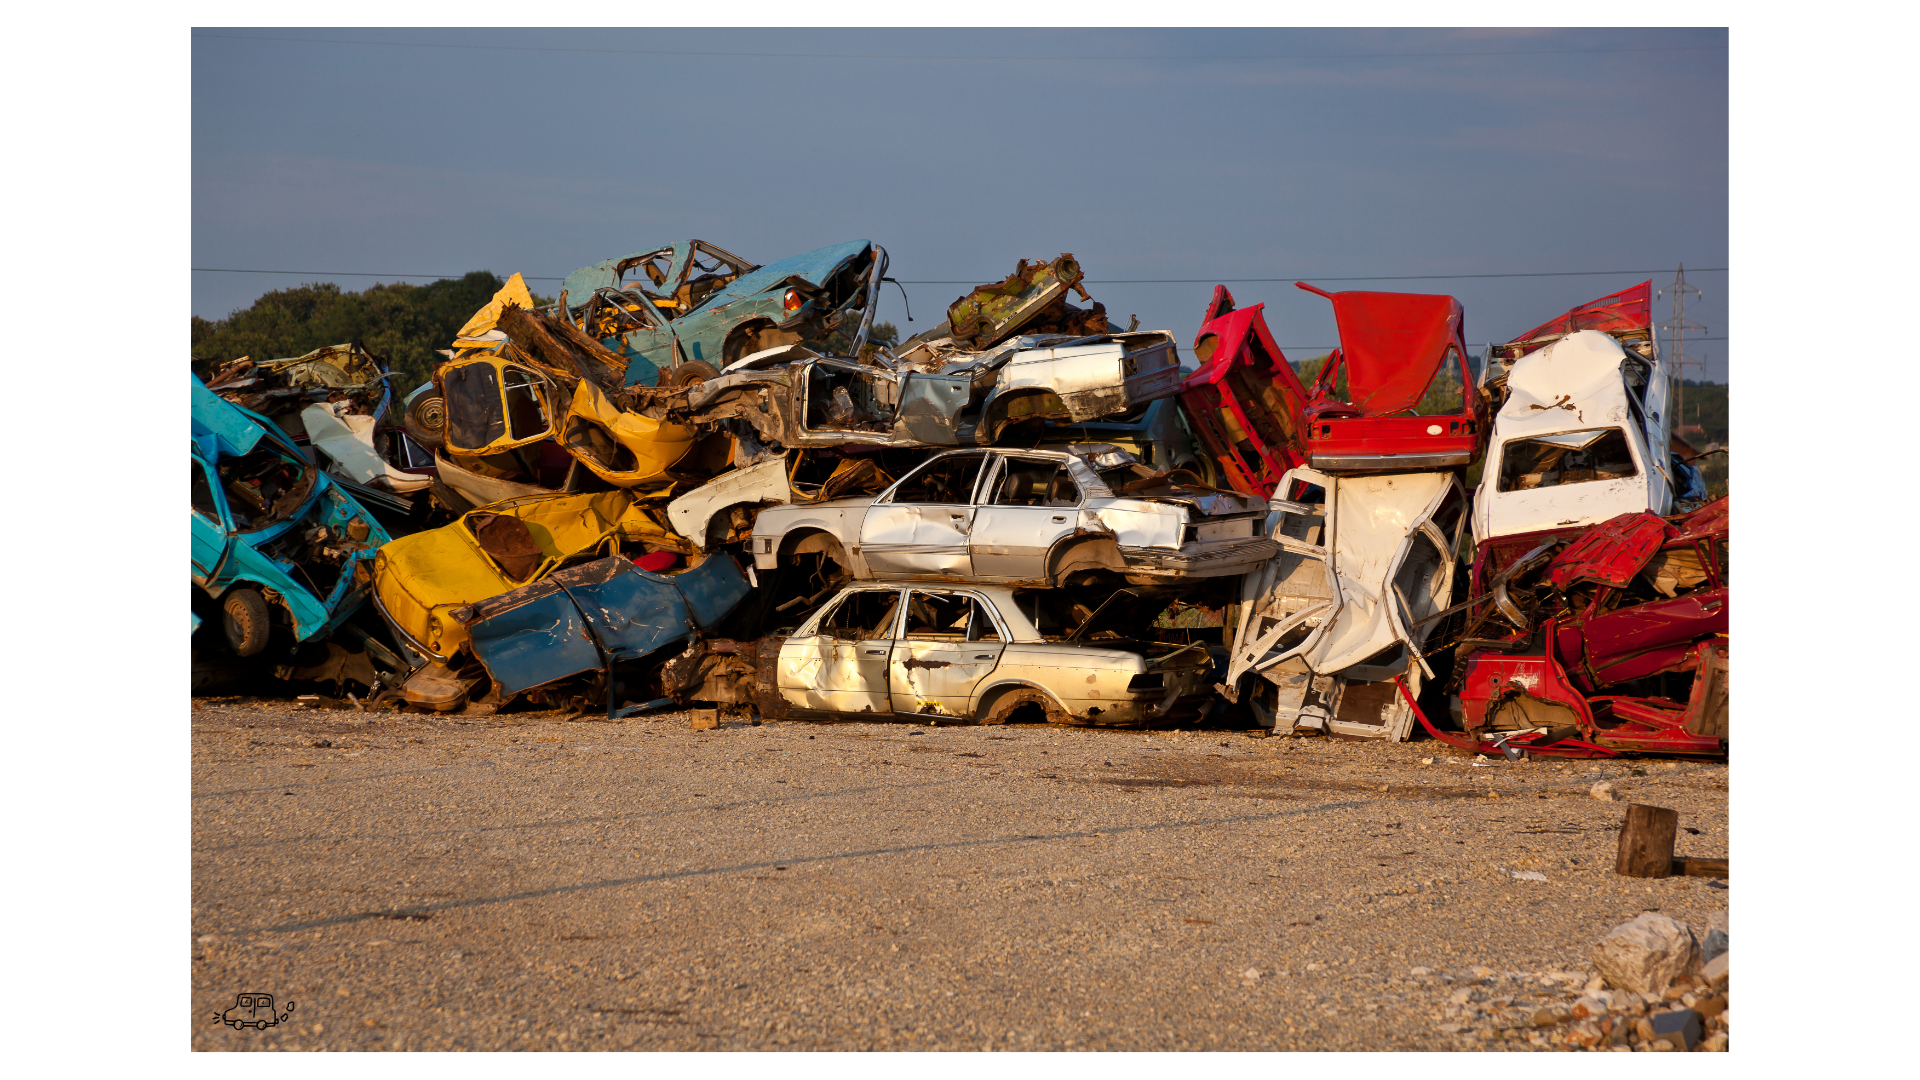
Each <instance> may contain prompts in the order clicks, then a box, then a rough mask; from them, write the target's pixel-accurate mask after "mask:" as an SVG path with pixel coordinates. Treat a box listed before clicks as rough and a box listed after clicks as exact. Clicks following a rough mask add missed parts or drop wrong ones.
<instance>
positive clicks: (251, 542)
mask: <svg viewBox="0 0 1920 1080" xmlns="http://www.w3.org/2000/svg"><path fill="white" fill-rule="evenodd" d="M191 411H192V426H193V509H192V511H191V515H190V516H191V517H192V519H193V552H192V560H193V583H194V584H195V585H197V586H199V587H200V588H201V589H202V590H204V591H205V592H206V594H207V595H208V596H210V597H213V598H214V599H216V600H217V599H219V598H220V597H221V596H223V595H225V594H226V592H227V591H228V590H229V589H232V588H234V587H235V586H239V585H250V586H254V587H258V588H260V589H262V590H263V591H266V590H270V592H268V595H269V597H270V598H277V600H278V602H279V603H280V605H281V606H282V607H283V608H284V609H285V610H286V613H287V615H288V621H289V623H290V624H291V626H292V629H293V634H294V637H295V639H296V640H299V641H308V640H311V639H313V638H317V637H323V636H325V635H326V634H328V633H330V632H332V631H333V630H334V628H336V627H338V626H339V625H340V623H341V622H343V621H345V619H346V618H347V617H348V616H349V615H351V614H353V611H354V609H355V608H357V607H358V606H359V605H360V602H361V600H363V599H364V598H365V597H366V595H367V591H368V587H369V582H370V581H371V574H370V573H361V572H359V571H358V569H357V564H361V563H367V564H369V565H368V570H371V565H370V563H371V560H372V559H373V557H374V555H375V554H376V553H378V551H379V549H380V546H381V545H383V544H385V543H387V542H388V541H389V540H391V539H392V537H390V536H389V535H388V534H387V531H386V530H385V529H383V528H381V526H380V523H379V521H378V520H376V519H375V518H374V516H373V515H372V514H370V513H368V512H367V511H366V509H365V508H364V507H362V506H361V505H360V504H359V503H358V502H357V501H355V500H354V498H353V496H351V495H349V494H347V492H346V491H345V490H343V489H342V488H341V487H340V486H339V485H337V484H335V483H334V482H333V481H332V480H330V479H329V478H328V477H327V475H326V474H325V473H324V472H322V471H321V470H320V469H319V468H317V467H316V466H314V465H313V464H312V463H311V462H308V461H307V459H306V456H305V455H304V454H302V453H301V451H300V448H299V446H297V445H296V444H295V443H294V442H293V440H292V439H291V438H289V437H288V436H287V434H286V433H285V432H284V431H282V430H281V429H280V427H279V426H278V425H276V424H275V423H274V422H273V421H271V420H268V419H267V418H266V417H264V416H261V415H260V414H259V413H256V412H252V411H250V410H247V409H243V408H241V407H240V406H238V405H235V404H233V403H231V402H229V401H227V400H225V399H224V398H222V397H220V396H219V395H218V394H215V393H214V392H213V391H211V390H209V389H207V387H206V384H205V383H203V382H201V381H200V380H199V378H198V377H194V378H193V389H192V410H191ZM263 444H264V446H263ZM262 449H268V450H271V451H275V452H278V453H279V454H280V455H282V456H283V457H285V458H286V459H287V460H288V464H289V465H292V464H293V463H298V465H299V466H300V467H303V468H304V469H306V470H307V471H308V474H309V476H310V479H311V484H312V487H311V490H309V491H308V492H307V493H306V495H305V497H304V498H303V499H302V500H301V501H300V502H299V504H298V505H297V506H296V507H293V508H282V511H281V512H279V513H277V514H275V515H274V520H272V521H269V522H267V523H265V524H262V525H258V526H252V523H251V522H243V521H241V520H240V518H239V517H238V516H237V515H236V513H235V510H234V506H233V504H232V502H231V501H230V499H231V496H230V495H229V492H228V490H227V486H226V483H225V482H224V481H225V477H224V474H223V472H222V468H221V466H222V463H223V462H229V463H231V462H233V461H234V460H236V459H240V458H246V457H248V456H249V455H254V454H256V453H258V452H259V451H261V450H262ZM356 521H358V522H360V523H363V524H364V525H365V526H366V530H367V535H366V537H365V538H364V539H362V540H358V541H354V540H350V539H347V536H348V532H349V529H350V528H352V527H354V523H355V522H356ZM249 526H252V527H249ZM316 526H325V527H326V528H327V530H328V532H329V537H330V538H329V540H327V541H326V544H327V546H329V547H330V548H331V550H333V551H336V552H342V553H343V554H342V557H341V559H340V562H339V567H338V577H337V579H336V580H335V581H334V582H333V583H332V584H331V586H321V585H320V583H319V582H318V581H316V580H315V576H316V574H318V575H319V576H322V577H324V576H325V575H326V574H328V573H331V572H332V566H331V565H327V566H324V567H320V566H317V565H316V564H314V563H313V562H312V561H311V560H309V561H307V562H302V561H301V560H300V559H299V558H298V554H299V553H300V552H301V551H302V550H303V549H304V550H310V549H311V548H312V544H311V542H310V541H307V540H306V539H305V538H306V536H307V535H309V534H311V533H312V531H313V530H314V528H315V527H316ZM335 538H337V539H335ZM322 591H324V595H322ZM194 625H195V627H196V628H197V627H198V626H199V620H198V618H197V617H196V619H195V622H194Z"/></svg>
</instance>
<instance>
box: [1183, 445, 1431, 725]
mask: <svg viewBox="0 0 1920 1080" xmlns="http://www.w3.org/2000/svg"><path fill="white" fill-rule="evenodd" d="M1281 490H1282V491H1287V492H1297V493H1298V495H1299V498H1298V499H1291V500H1289V499H1276V500H1274V501H1273V502H1272V504H1271V505H1272V516H1271V519H1270V521H1269V526H1268V531H1269V534H1270V535H1271V536H1272V537H1273V539H1274V540H1275V541H1276V542H1277V543H1278V544H1279V545H1280V548H1281V550H1280V552H1279V554H1277V555H1276V556H1274V557H1273V558H1272V559H1270V560H1268V561H1267V562H1266V563H1265V564H1264V565H1262V566H1261V567H1259V568H1258V569H1257V570H1256V571H1254V572H1252V573H1249V574H1247V575H1246V577H1244V578H1243V579H1242V580H1241V593H1240V597H1241V602H1240V606H1239V619H1238V624H1237V625H1236V626H1235V627H1234V636H1233V640H1232V643H1231V646H1230V648H1229V652H1228V661H1227V670H1226V677H1225V679H1224V680H1223V681H1222V682H1221V683H1220V686H1219V688H1218V689H1219V691H1220V693H1221V695H1222V696H1224V697H1226V698H1227V699H1228V700H1231V701H1244V702H1245V703H1246V704H1247V705H1248V707H1249V708H1251V709H1252V711H1253V713H1254V715H1255V718H1256V720H1257V721H1258V722H1259V724H1260V725H1261V726H1262V727H1268V728H1272V729H1274V731H1275V732H1276V733H1280V734H1287V733H1291V732H1293V731H1295V730H1299V729H1306V730H1317V731H1324V732H1327V733H1329V734H1334V735H1342V736H1349V737H1356V738H1380V739H1386V740H1388V741H1392V742H1399V741H1402V740H1404V739H1406V737H1407V736H1408V734H1409V732H1410V730H1411V728H1412V725H1413V714H1412V712H1411V710H1410V709H1409V708H1408V707H1407V705H1406V704H1405V703H1403V702H1402V701H1401V700H1400V695H1399V694H1398V692H1397V691H1396V689H1395V684H1394V683H1393V681H1392V680H1394V679H1395V678H1397V677H1402V678H1404V679H1406V680H1407V681H1408V684H1409V685H1410V686H1412V687H1413V690H1414V692H1415V693H1416V694H1417V693H1418V692H1419V688H1420V684H1421V682H1422V681H1423V680H1424V679H1431V678H1433V677H1434V671H1433V669H1432V667H1431V666H1430V665H1429V663H1428V657H1427V648H1426V646H1427V642H1428V640H1429V638H1430V637H1431V636H1432V633H1433V631H1434V630H1435V629H1436V627H1435V626H1434V620H1433V619H1432V616H1434V615H1435V614H1436V613H1439V612H1442V611H1444V610H1445V609H1446V608H1447V606H1448V603H1449V601H1450V600H1451V598H1452V590H1453V584H1454V579H1455V572H1454V571H1455V552H1456V551H1458V549H1459V545H1460V539H1461V534H1462V532H1463V530H1464V527H1465V521H1466V513H1467V495H1466V490H1465V489H1464V488H1463V487H1462V485H1461V483H1460V480H1459V477H1458V475H1457V474H1456V473H1455V472H1453V471H1451V470H1426V471H1421V472H1412V473H1395V474H1388V475H1362V476H1334V475H1329V474H1326V473H1321V472H1319V471H1317V470H1314V469H1310V468H1305V467H1301V468H1296V469H1292V470H1289V471H1288V472H1287V473H1286V474H1285V475H1284V476H1283V477H1282V482H1281Z"/></svg>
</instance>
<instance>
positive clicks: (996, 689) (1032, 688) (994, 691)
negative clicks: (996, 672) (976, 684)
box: [967, 676, 1072, 723]
mask: <svg viewBox="0 0 1920 1080" xmlns="http://www.w3.org/2000/svg"><path fill="white" fill-rule="evenodd" d="M1009 694H1020V695H1021V696H1023V697H1028V698H1031V697H1038V698H1040V699H1041V700H1040V701H1038V702H1037V704H1039V705H1040V706H1041V707H1042V708H1044V709H1046V710H1047V719H1048V721H1049V722H1055V723H1057V722H1059V721H1060V720H1064V719H1065V718H1066V717H1069V716H1071V715H1072V713H1071V712H1070V711H1069V710H1068V709H1067V707H1066V705H1065V704H1063V703H1062V702H1061V700H1060V697H1059V695H1057V694H1055V693H1054V692H1053V691H1051V690H1049V689H1047V688H1046V687H1044V686H1041V685H1040V684H1039V683H1037V682H1035V681H1033V680H1031V679H1023V678H1020V677H1017V676H1007V677H1004V678H999V679H995V680H993V681H992V682H989V683H987V684H986V685H985V686H983V687H981V688H980V690H978V691H977V692H976V693H975V694H974V696H973V702H972V704H971V705H970V706H969V707H968V709H967V716H968V717H969V718H970V719H972V720H973V721H974V722H976V723H992V722H995V721H993V720H991V719H990V718H989V715H988V711H989V710H991V709H993V708H994V707H996V706H998V705H1001V704H1002V699H1003V698H1004V697H1005V696H1007V695H1009ZM1056 714H1057V716H1056Z"/></svg>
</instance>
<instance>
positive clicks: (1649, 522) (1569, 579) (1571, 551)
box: [1547, 511, 1669, 592]
mask: <svg viewBox="0 0 1920 1080" xmlns="http://www.w3.org/2000/svg"><path fill="white" fill-rule="evenodd" d="M1668 532H1669V526H1668V525H1667V521H1666V519H1665V518H1663V517H1661V516H1660V515H1658V514H1655V513H1651V512H1648V511H1641V512H1640V513H1637V514H1621V515H1620V516H1619V517H1616V518H1613V519H1611V520H1608V521H1603V522H1601V523H1600V524H1598V525H1595V526H1593V527H1592V528H1590V529H1587V530H1586V532H1584V533H1583V534H1581V536H1580V538H1579V539H1578V540H1575V541H1574V542H1573V543H1571V544H1568V545H1567V547H1566V548H1565V549H1564V550H1563V551H1561V552H1560V554H1558V555H1555V556H1554V557H1553V562H1552V563H1551V564H1550V565H1549V566H1548V567H1547V583H1548V584H1550V585H1552V586H1553V587H1554V588H1556V589H1559V590H1560V591H1561V592H1566V591H1567V590H1568V589H1570V588H1572V587H1573V586H1574V585H1575V584H1577V583H1579V582H1582V581H1593V582H1598V583H1599V584H1602V585H1610V586H1612V587H1613V588H1616V589H1618V588H1623V587H1625V585H1626V584H1627V582H1629V581H1632V580H1633V575H1635V574H1637V573H1639V572H1640V568H1641V567H1643V566H1645V565H1647V560H1648V559H1651V558H1653V553H1654V552H1656V551H1659V550H1660V547H1661V545H1662V544H1664V543H1666V541H1667V535H1668Z"/></svg>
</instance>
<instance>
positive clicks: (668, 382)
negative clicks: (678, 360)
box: [660, 360, 720, 386]
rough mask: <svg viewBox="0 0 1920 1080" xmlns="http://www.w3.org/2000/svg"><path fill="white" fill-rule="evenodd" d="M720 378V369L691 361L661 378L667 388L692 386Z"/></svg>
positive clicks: (701, 361) (704, 362)
mask: <svg viewBox="0 0 1920 1080" xmlns="http://www.w3.org/2000/svg"><path fill="white" fill-rule="evenodd" d="M719 377H720V369H719V368H717V367H714V366H713V365H712V364H709V363H707V362H706V361H704V360H689V361H687V362H686V363H684V364H681V365H680V366H679V367H676V368H674V369H673V370H672V371H668V372H663V373H662V374H661V376H660V378H661V382H662V385H665V386H692V385H694V384H696V383H703V382H706V381H707V380H708V379H717V378H719Z"/></svg>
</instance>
